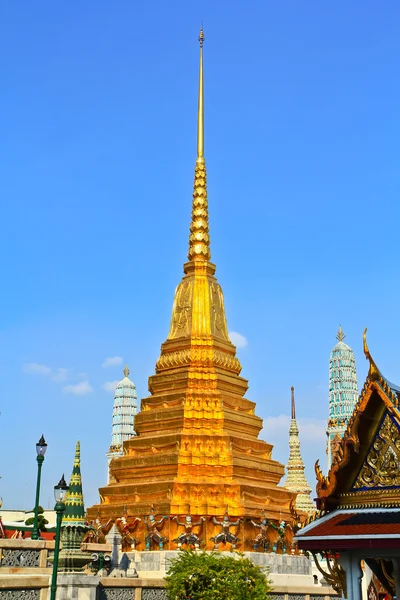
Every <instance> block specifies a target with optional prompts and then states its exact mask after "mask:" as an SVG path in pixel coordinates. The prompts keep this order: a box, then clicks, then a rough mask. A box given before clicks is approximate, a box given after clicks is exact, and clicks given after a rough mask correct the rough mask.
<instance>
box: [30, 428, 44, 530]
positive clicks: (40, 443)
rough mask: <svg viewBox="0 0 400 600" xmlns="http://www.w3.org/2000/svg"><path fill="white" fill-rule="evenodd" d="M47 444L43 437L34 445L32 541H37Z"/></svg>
mask: <svg viewBox="0 0 400 600" xmlns="http://www.w3.org/2000/svg"><path fill="white" fill-rule="evenodd" d="M46 450H47V444H46V442H45V440H44V437H43V435H42V437H41V438H40V440H39V441H38V443H37V444H36V453H37V457H36V460H37V464H38V473H37V482H36V501H35V520H34V523H33V532H32V539H33V540H38V539H39V529H38V517H39V496H40V477H41V474H42V465H43V461H44V455H45V454H46Z"/></svg>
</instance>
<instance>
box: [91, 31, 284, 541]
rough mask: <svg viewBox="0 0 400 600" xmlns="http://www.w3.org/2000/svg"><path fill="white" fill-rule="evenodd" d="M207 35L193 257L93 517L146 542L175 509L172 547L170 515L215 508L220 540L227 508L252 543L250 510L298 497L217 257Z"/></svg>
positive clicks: (167, 529) (275, 516)
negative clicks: (233, 336)
mask: <svg viewBox="0 0 400 600" xmlns="http://www.w3.org/2000/svg"><path fill="white" fill-rule="evenodd" d="M199 41H200V80H199V96H198V124H197V158H196V166H195V175H194V190H193V204H192V221H191V224H190V235H189V252H188V262H186V263H185V264H184V267H183V271H184V275H183V278H182V281H181V282H180V283H179V285H178V287H177V289H176V292H175V299H174V304H173V309H172V318H171V325H170V330H169V334H168V338H167V340H166V341H165V342H164V343H163V344H162V346H161V355H160V357H159V359H158V361H157V363H156V372H155V375H152V376H151V377H150V378H149V391H150V396H149V397H147V398H144V399H143V400H142V401H141V410H140V412H139V413H138V414H137V415H136V416H135V431H136V433H137V435H136V436H135V437H133V438H132V439H130V440H127V441H125V442H124V444H123V452H124V455H123V456H121V457H119V458H115V459H113V460H112V461H111V463H110V482H109V484H108V485H107V486H105V487H103V488H101V489H100V490H99V492H100V498H101V503H100V504H99V505H96V506H93V507H91V508H90V509H89V510H88V517H89V519H95V518H96V516H98V518H100V520H101V521H105V520H108V519H110V518H114V519H117V518H120V517H121V516H122V515H123V514H127V515H128V516H132V517H140V518H141V519H142V521H141V522H140V523H139V525H138V526H137V529H136V530H135V533H134V535H135V536H136V538H137V539H138V540H139V543H142V544H143V540H144V537H145V534H146V528H145V523H146V522H147V523H148V521H146V515H149V513H150V510H152V511H153V512H154V514H157V515H161V516H166V517H168V519H166V522H165V524H164V526H163V532H162V533H163V536H165V538H166V539H168V540H169V548H176V544H174V543H173V542H172V540H173V539H174V537H176V533H177V529H178V525H179V524H178V523H177V522H176V521H172V520H171V519H170V518H169V517H172V516H174V515H175V516H179V515H192V517H193V518H194V521H198V519H199V518H201V517H202V516H204V517H206V519H205V521H204V524H203V525H202V526H201V529H202V531H201V532H200V535H201V537H202V539H203V540H204V542H206V545H207V547H212V546H213V545H212V544H210V542H209V540H210V537H211V536H212V535H215V533H216V532H218V526H217V525H215V524H214V523H213V521H212V520H211V519H212V518H213V517H214V518H215V517H221V516H223V515H224V514H225V515H226V514H227V515H229V517H233V518H236V519H238V518H243V519H242V520H241V522H240V525H239V530H238V534H237V535H238V537H239V538H240V539H241V540H242V541H241V543H242V546H241V549H244V545H245V544H244V541H245V539H246V540H249V539H250V538H249V535H250V537H251V534H253V533H254V527H253V526H252V525H251V524H249V522H248V520H247V519H246V517H252V518H257V517H260V516H261V515H263V516H265V518H268V519H270V520H271V521H274V522H280V521H282V520H291V516H290V515H291V513H290V508H289V505H290V502H291V500H292V499H293V498H294V497H295V495H294V494H293V493H291V492H290V491H288V490H286V489H285V488H283V487H278V484H279V481H280V480H281V478H282V476H283V475H284V466H283V465H282V464H280V463H279V462H277V461H275V460H273V459H272V458H271V452H272V446H271V445H270V444H268V443H266V442H265V441H262V440H260V439H259V438H258V436H259V433H260V431H261V429H262V419H260V418H259V417H257V416H256V415H255V403H254V402H251V401H250V400H247V399H246V398H245V397H244V395H245V393H246V391H247V388H248V382H247V381H246V379H244V378H243V377H241V376H240V372H241V365H240V362H239V360H238V358H237V357H236V348H235V346H234V345H233V344H232V342H231V341H230V339H229V335H228V329H227V323H226V317H225V309H224V298H223V293H222V290H221V287H220V285H219V284H218V282H217V280H216V278H215V276H214V274H215V265H214V264H213V263H212V262H210V259H211V253H210V238H209V222H208V203H207V185H206V184H207V177H206V163H205V159H204V92H203V41H204V34H203V31H202V30H201V31H200V37H199ZM210 517H211V519H210ZM128 520H129V519H128ZM246 543H247V544H249V543H250V542H246ZM167 547H168V546H167ZM139 549H143V546H142V548H140V547H139Z"/></svg>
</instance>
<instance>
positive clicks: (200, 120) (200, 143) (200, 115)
mask: <svg viewBox="0 0 400 600" xmlns="http://www.w3.org/2000/svg"><path fill="white" fill-rule="evenodd" d="M199 42H200V73H199V104H198V112H197V160H199V159H203V160H204V89H203V43H204V32H203V25H202V26H201V29H200V35H199Z"/></svg>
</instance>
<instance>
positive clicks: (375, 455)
mask: <svg viewBox="0 0 400 600" xmlns="http://www.w3.org/2000/svg"><path fill="white" fill-rule="evenodd" d="M399 467H400V432H399V429H398V427H397V426H396V424H395V423H394V421H392V419H391V418H390V416H389V415H388V414H386V415H385V417H384V419H383V423H382V425H381V428H380V430H379V432H378V434H377V435H376V437H375V439H374V441H373V443H372V446H371V448H370V450H369V452H368V455H367V458H366V460H365V462H364V465H363V466H362V468H361V471H360V473H359V475H358V477H357V479H356V482H355V484H354V486H353V488H354V489H359V488H380V487H393V486H399V485H400V471H399Z"/></svg>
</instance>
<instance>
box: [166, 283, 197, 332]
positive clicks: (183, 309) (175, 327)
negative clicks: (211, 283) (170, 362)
mask: <svg viewBox="0 0 400 600" xmlns="http://www.w3.org/2000/svg"><path fill="white" fill-rule="evenodd" d="M192 295H193V281H182V282H181V283H180V284H179V285H178V287H177V288H176V292H175V300H174V307H173V309H172V319H171V327H170V332H169V336H168V338H169V339H174V338H177V337H183V336H186V335H189V332H190V325H191V321H192Z"/></svg>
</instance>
